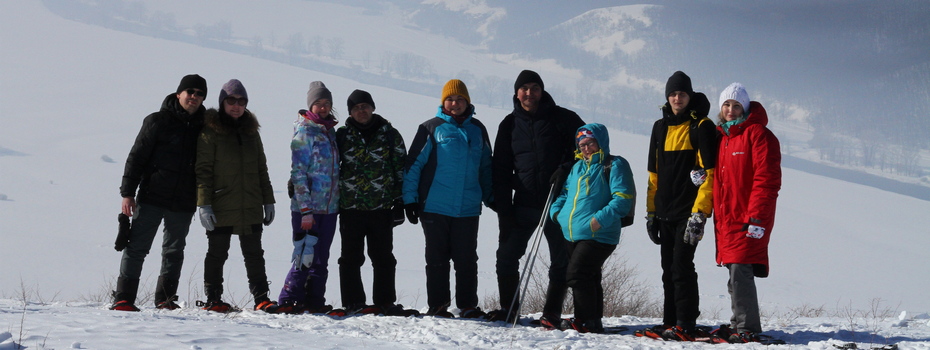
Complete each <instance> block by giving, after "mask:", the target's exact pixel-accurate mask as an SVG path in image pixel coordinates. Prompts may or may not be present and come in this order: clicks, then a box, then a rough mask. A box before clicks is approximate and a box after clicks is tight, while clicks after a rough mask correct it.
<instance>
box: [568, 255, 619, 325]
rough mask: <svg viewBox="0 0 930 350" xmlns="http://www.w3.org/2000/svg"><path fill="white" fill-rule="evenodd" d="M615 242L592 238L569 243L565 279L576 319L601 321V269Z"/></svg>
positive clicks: (602, 299)
mask: <svg viewBox="0 0 930 350" xmlns="http://www.w3.org/2000/svg"><path fill="white" fill-rule="evenodd" d="M616 248H617V246H616V245H614V244H607V243H601V242H598V241H594V240H582V241H577V242H573V243H569V248H568V251H569V258H568V274H567V275H566V280H567V282H568V286H569V287H571V288H572V296H573V299H574V300H575V319H576V320H579V321H581V322H583V323H584V324H597V325H600V324H601V322H600V321H601V318H603V317H604V287H603V286H602V285H601V270H602V269H603V267H604V262H606V261H607V258H609V257H610V254H611V253H613V251H614V249H616Z"/></svg>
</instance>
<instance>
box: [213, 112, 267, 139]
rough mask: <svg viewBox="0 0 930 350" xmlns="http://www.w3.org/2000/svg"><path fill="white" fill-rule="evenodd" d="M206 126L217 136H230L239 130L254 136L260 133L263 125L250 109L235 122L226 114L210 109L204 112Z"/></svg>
mask: <svg viewBox="0 0 930 350" xmlns="http://www.w3.org/2000/svg"><path fill="white" fill-rule="evenodd" d="M204 126H206V127H208V128H210V129H213V130H214V131H216V133H217V134H221V135H222V134H228V133H232V132H233V131H236V130H238V131H239V132H240V133H242V134H246V135H254V134H257V133H258V129H259V128H261V125H259V124H258V118H255V115H254V114H252V112H251V111H249V110H248V109H246V110H245V113H243V114H242V116H241V117H239V120H235V119H233V118H232V117H230V116H229V115H228V114H226V113H221V112H220V111H219V110H217V109H216V108H210V109H208V110H207V111H206V112H204Z"/></svg>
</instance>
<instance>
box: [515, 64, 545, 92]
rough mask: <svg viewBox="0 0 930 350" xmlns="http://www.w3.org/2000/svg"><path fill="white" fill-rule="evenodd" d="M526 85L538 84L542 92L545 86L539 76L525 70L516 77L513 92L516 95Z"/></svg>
mask: <svg viewBox="0 0 930 350" xmlns="http://www.w3.org/2000/svg"><path fill="white" fill-rule="evenodd" d="M526 83H536V84H539V88H540V89H542V90H543V91H545V90H546V86H545V84H543V81H542V78H540V77H539V74H538V73H536V72H534V71H531V70H529V69H526V70H524V71H522V72H520V75H518V76H517V81H515V82H514V83H513V92H514V93H516V92H517V90H519V89H520V87H521V86H523V85H524V84H526Z"/></svg>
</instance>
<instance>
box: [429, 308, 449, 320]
mask: <svg viewBox="0 0 930 350" xmlns="http://www.w3.org/2000/svg"><path fill="white" fill-rule="evenodd" d="M426 315H427V316H433V317H442V318H455V315H453V314H452V313H451V312H449V311H448V310H446V309H444V308H436V309H433V308H430V309H429V310H428V311H426Z"/></svg>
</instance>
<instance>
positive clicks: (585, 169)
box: [549, 124, 636, 244]
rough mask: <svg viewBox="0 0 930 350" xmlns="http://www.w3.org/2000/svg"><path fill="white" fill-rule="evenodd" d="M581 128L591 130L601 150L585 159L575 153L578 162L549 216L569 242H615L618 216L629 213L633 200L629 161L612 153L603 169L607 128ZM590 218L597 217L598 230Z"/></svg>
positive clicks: (589, 126)
mask: <svg viewBox="0 0 930 350" xmlns="http://www.w3.org/2000/svg"><path fill="white" fill-rule="evenodd" d="M583 128H586V129H588V130H591V132H592V133H594V138H595V139H597V144H598V146H600V148H601V149H600V150H599V151H598V152H596V153H594V154H592V155H591V158H590V159H588V160H586V159H584V158H583V157H582V156H581V152H580V151H579V152H576V155H577V158H578V161H576V162H575V165H574V166H572V171H571V173H570V174H569V175H568V177H567V178H566V180H565V184H564V185H563V187H562V190H561V192H560V193H559V196H558V197H556V199H555V201H554V202H553V203H552V206H550V207H549V217H551V218H552V220H553V221H554V222H556V223H557V224H559V226H561V227H562V234H563V235H564V236H565V239H566V240H568V241H569V242H577V241H581V240H595V241H598V242H601V243H607V244H617V243H619V242H620V228H621V224H620V219H621V218H623V217H624V216H626V214H627V213H629V211H630V209H631V208H632V207H633V202H634V201H635V199H636V185H635V183H634V181H633V171H632V170H630V163H629V162H627V161H626V159H624V158H623V157H620V156H611V157H610V158H611V165H610V170H609V171H605V169H604V166H605V164H606V162H607V158H608V157H607V155H609V154H610V146H609V143H610V137H609V136H608V133H607V129H606V128H605V127H604V126H603V125H601V124H587V125H585V126H583ZM605 173H606V174H609V176H610V179H607V178H606V177H605ZM591 218H595V219H597V222H598V223H599V224H600V225H601V228H600V229H599V230H597V231H594V230H592V229H591Z"/></svg>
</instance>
